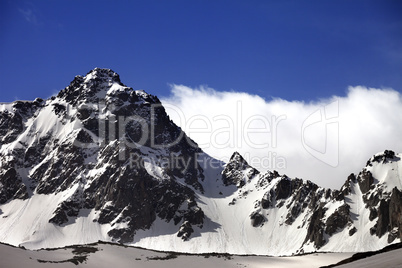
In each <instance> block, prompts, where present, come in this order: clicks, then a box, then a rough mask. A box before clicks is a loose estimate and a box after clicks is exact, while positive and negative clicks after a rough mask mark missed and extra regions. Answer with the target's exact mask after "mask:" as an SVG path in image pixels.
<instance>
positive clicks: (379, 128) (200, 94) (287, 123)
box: [162, 85, 402, 188]
mask: <svg viewBox="0 0 402 268" xmlns="http://www.w3.org/2000/svg"><path fill="white" fill-rule="evenodd" d="M162 102H163V104H164V106H165V107H166V111H167V112H168V114H169V115H170V117H171V118H172V120H173V121H174V122H175V123H176V124H178V125H179V126H181V127H182V128H183V129H184V131H186V132H187V133H188V135H189V136H190V137H191V138H192V139H194V140H195V141H196V142H197V143H198V144H199V145H200V147H201V148H203V149H204V150H205V151H206V152H207V153H209V154H210V155H212V156H214V157H216V158H219V159H221V160H224V161H227V160H228V159H229V158H230V156H231V154H232V153H233V152H234V151H238V152H240V153H241V154H242V155H243V156H245V158H246V159H247V160H248V161H249V163H250V164H251V165H253V166H255V167H256V168H258V169H259V170H267V169H276V170H278V171H279V172H280V173H282V174H287V175H288V176H291V177H301V178H304V179H309V180H311V181H314V182H316V183H317V184H319V185H320V186H325V187H331V188H339V187H340V186H341V185H342V184H343V182H344V181H345V179H346V177H347V176H348V175H349V174H350V173H352V172H354V173H358V172H359V171H360V170H361V168H362V167H364V166H365V163H366V161H367V160H368V158H370V157H371V156H372V155H373V154H375V153H377V152H380V151H383V150H385V149H391V150H394V151H396V152H402V139H401V138H400V137H401V136H402V96H401V94H400V93H398V92H397V91H395V90H392V89H375V88H366V87H362V86H357V87H350V88H349V90H348V94H347V96H345V97H337V96H333V97H331V98H328V99H323V100H320V101H317V102H310V103H306V102H298V101H286V100H283V99H279V98H277V99H272V100H264V99H263V98H261V97H259V96H257V95H250V94H247V93H241V92H218V91H216V90H214V89H212V88H207V87H202V86H201V87H199V88H195V89H193V88H189V87H186V86H183V85H172V86H171V95H170V96H169V97H167V98H164V99H162Z"/></svg>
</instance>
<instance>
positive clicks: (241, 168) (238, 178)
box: [222, 152, 259, 188]
mask: <svg viewBox="0 0 402 268" xmlns="http://www.w3.org/2000/svg"><path fill="white" fill-rule="evenodd" d="M245 172H246V174H245ZM258 173H259V172H258V170H256V169H255V168H253V167H251V166H250V165H249V164H248V163H247V161H246V160H245V159H244V158H243V157H242V156H241V155H240V154H239V153H238V152H235V153H233V155H232V156H231V158H230V160H229V163H227V164H226V167H225V169H224V170H223V172H222V181H223V184H224V185H226V186H227V185H236V186H237V187H238V188H241V187H243V186H244V185H245V184H246V182H247V181H248V180H250V179H251V178H252V177H254V176H255V175H257V174H258Z"/></svg>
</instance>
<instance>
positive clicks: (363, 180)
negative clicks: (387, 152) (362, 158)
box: [357, 170, 374, 194]
mask: <svg viewBox="0 0 402 268" xmlns="http://www.w3.org/2000/svg"><path fill="white" fill-rule="evenodd" d="M357 181H358V182H359V186H360V190H361V191H362V193H363V194H365V193H367V192H368V191H369V190H370V187H371V185H372V184H373V183H374V178H373V175H372V174H371V172H370V171H367V170H363V172H361V174H359V176H358V178H357Z"/></svg>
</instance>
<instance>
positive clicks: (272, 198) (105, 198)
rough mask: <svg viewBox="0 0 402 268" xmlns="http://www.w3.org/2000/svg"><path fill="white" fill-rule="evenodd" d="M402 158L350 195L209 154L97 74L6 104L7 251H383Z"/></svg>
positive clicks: (352, 181)
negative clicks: (82, 247) (47, 94)
mask: <svg viewBox="0 0 402 268" xmlns="http://www.w3.org/2000/svg"><path fill="white" fill-rule="evenodd" d="M401 157H402V154H398V153H395V152H393V151H391V150H385V151H383V152H380V153H376V154H374V155H373V156H372V157H371V158H370V159H368V161H367V163H366V166H365V167H363V168H362V170H361V171H358V172H356V173H352V174H351V175H350V176H349V177H348V178H346V179H345V183H344V185H343V186H342V187H341V188H340V189H339V190H333V189H326V188H322V187H320V186H318V185H316V184H315V183H313V182H311V181H308V180H303V179H299V178H289V177H287V176H286V175H284V174H279V173H278V172H277V171H275V170H272V171H266V172H260V171H258V170H257V169H255V168H253V167H252V166H250V165H249V164H248V163H247V161H246V160H245V159H244V158H243V157H242V156H241V155H240V154H239V153H237V152H234V153H233V155H232V156H231V158H230V160H229V161H228V163H223V162H221V161H219V160H217V159H215V158H213V157H211V156H209V155H208V154H206V153H205V152H203V150H202V149H201V148H199V147H198V145H197V144H196V142H195V141H193V140H192V139H191V138H189V137H188V136H187V135H186V134H185V133H184V132H183V131H182V130H181V128H180V127H178V126H177V125H176V124H175V123H174V122H173V121H172V120H171V119H170V118H169V116H168V115H167V113H166V111H165V109H164V107H163V105H162V103H161V102H160V100H159V99H158V98H157V97H156V96H153V95H150V94H148V93H146V92H144V91H142V90H133V89H132V88H130V87H127V86H126V85H124V84H123V83H122V82H121V80H120V77H119V75H118V74H117V73H115V72H114V71H112V70H110V69H100V68H95V69H93V70H91V71H90V72H89V73H88V74H86V75H85V76H76V77H75V78H74V80H73V81H72V82H71V83H70V85H69V86H67V87H66V88H65V89H63V90H61V91H60V92H59V93H58V94H57V95H56V96H53V97H51V98H49V99H47V100H43V99H40V98H37V99H35V100H34V101H15V102H13V103H0V242H3V243H8V244H11V245H15V246H24V247H26V248H29V249H39V248H55V247H63V246H66V245H73V244H87V243H93V242H97V241H99V240H101V241H107V242H116V243H123V244H127V245H134V246H140V247H144V248H148V249H155V250H167V251H178V252H188V253H207V252H219V253H231V254H259V255H291V254H299V253H307V252H314V251H323V252H324V251H333V252H351V251H352V252H355V251H368V250H378V249H380V248H383V247H385V246H386V245H388V244H391V243H397V242H401V239H402V192H401V191H402V161H401Z"/></svg>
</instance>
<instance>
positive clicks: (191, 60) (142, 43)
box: [0, 0, 402, 102]
mask: <svg viewBox="0 0 402 268" xmlns="http://www.w3.org/2000/svg"><path fill="white" fill-rule="evenodd" d="M94 67H103V68H111V69H113V70H114V71H116V72H117V73H119V74H120V76H121V79H122V82H123V83H125V84H126V85H128V86H131V87H133V88H134V89H145V90H146V91H148V92H149V93H152V94H155V95H158V96H167V95H168V94H169V86H168V84H169V83H176V84H184V85H187V86H191V87H195V86H199V85H208V86H210V87H212V88H215V89H216V90H219V91H228V90H234V91H244V92H249V93H253V94H258V95H260V96H262V97H264V98H266V99H269V98H271V97H280V98H284V99H287V100H306V101H309V100H316V99H319V98H325V97H329V96H332V95H341V96H342V95H345V93H346V88H347V86H349V85H353V86H355V85H365V86H368V87H392V88H394V89H395V90H398V91H401V90H402V1H398V0H395V1H366V0H364V1H357V0H356V1H342V0H341V1H327V0H320V1H220V0H214V1H212V0H211V1H199V0H198V1H192V0H187V1H175V0H174V1H165V0H163V1H89V0H85V1H75V0H71V1H16V0H0V79H1V80H0V81H1V84H0V102H8V101H13V100H16V99H26V100H33V99H34V98H35V97H42V98H47V97H49V96H51V95H52V94H54V93H56V92H58V91H59V90H61V89H63V88H64V87H66V86H67V85H68V84H69V82H70V81H71V80H72V79H73V78H74V76H75V75H77V74H81V75H85V74H86V73H87V72H88V71H89V70H91V69H93V68H94Z"/></svg>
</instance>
